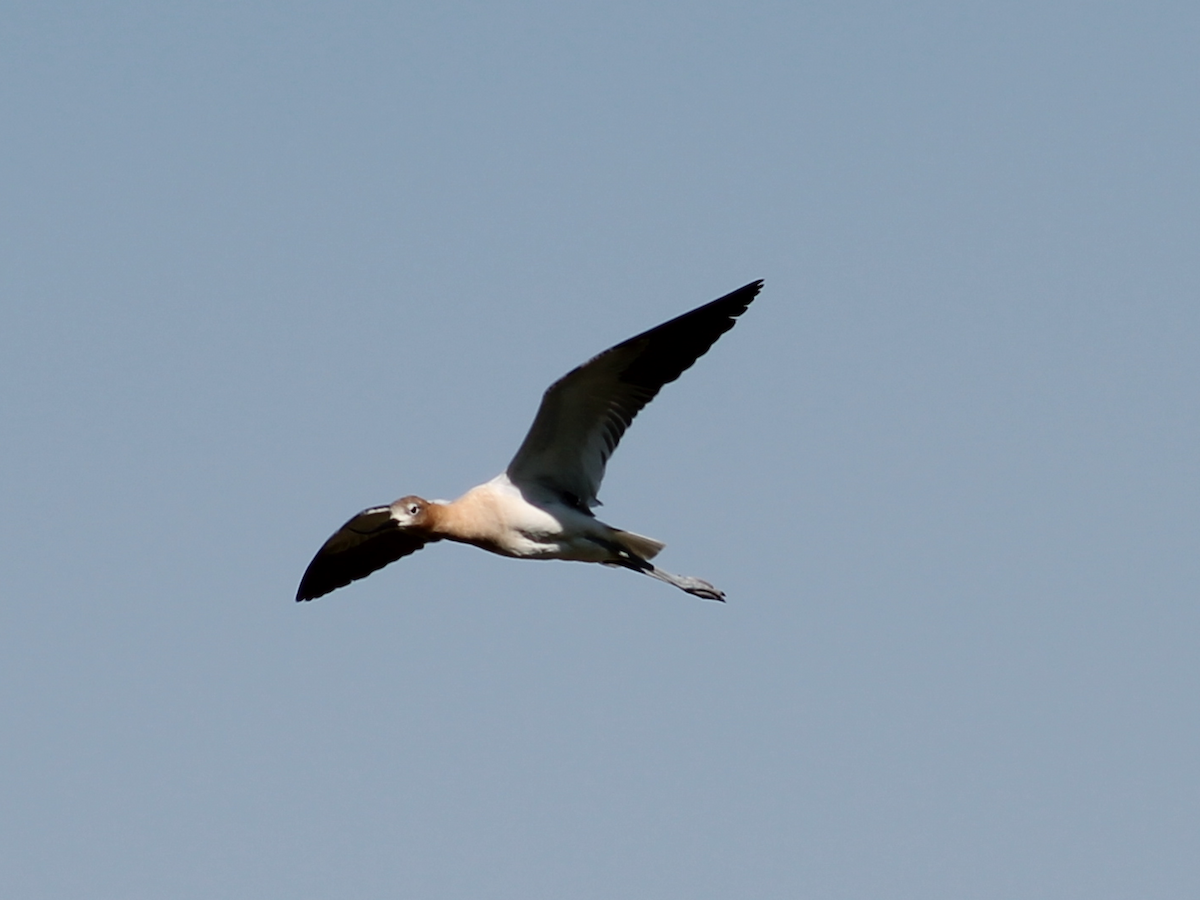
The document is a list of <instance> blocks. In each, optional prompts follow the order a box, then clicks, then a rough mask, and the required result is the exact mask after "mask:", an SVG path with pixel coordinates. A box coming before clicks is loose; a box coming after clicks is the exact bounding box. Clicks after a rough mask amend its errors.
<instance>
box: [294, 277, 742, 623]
mask: <svg viewBox="0 0 1200 900" xmlns="http://www.w3.org/2000/svg"><path fill="white" fill-rule="evenodd" d="M761 288H762V282H761V281H755V282H753V283H751V284H748V285H746V286H745V287H743V288H738V289H737V290H736V291H734V292H733V293H731V294H726V295H725V296H724V297H721V298H720V299H719V300H714V301H713V302H712V303H707V304H705V305H704V306H701V307H698V308H697V309H693V310H692V311H691V312H689V313H684V314H683V315H682V316H679V317H678V318H675V319H672V320H671V321H669V322H665V323H664V324H662V325H659V326H658V327H657V328H651V329H650V330H649V331H646V332H643V333H642V334H639V335H637V336H636V337H632V338H630V339H629V340H627V341H623V342H622V343H620V344H617V345H616V346H615V347H611V348H609V349H608V350H605V351H604V352H603V353H601V354H600V355H599V356H597V357H595V358H594V359H591V360H589V361H588V362H586V363H584V364H583V365H582V366H580V367H579V368H577V369H574V370H573V371H571V372H568V373H567V374H566V375H564V376H563V377H562V378H560V379H559V380H558V381H556V382H554V384H552V385H550V387H549V389H548V390H547V391H546V393H545V395H544V396H543V397H542V405H541V406H540V407H539V408H538V412H537V416H536V418H534V420H533V425H532V427H530V429H529V433H528V434H527V435H525V440H524V442H523V443H522V444H521V447H520V449H519V450H517V455H516V456H514V457H513V460H512V462H510V463H509V464H508V469H506V470H505V471H504V472H503V473H502V474H500V475H497V476H496V477H495V478H493V479H492V480H491V481H489V482H487V483H486V484H481V485H479V486H478V487H474V488H471V490H469V491H467V492H466V493H465V494H463V495H462V496H461V497H459V498H458V499H457V500H452V501H444V500H433V501H430V500H422V499H421V498H420V497H414V496H409V497H401V498H400V499H399V500H397V501H396V502H395V503H392V504H390V505H389V506H373V507H371V508H370V509H364V510H363V511H362V512H360V513H359V514H358V515H357V516H355V517H354V518H353V519H351V520H350V521H349V522H347V523H346V524H345V525H343V526H342V527H341V528H339V529H338V530H337V532H336V533H335V534H334V535H333V537H331V538H330V539H329V540H327V541H326V542H325V544H324V546H322V547H321V549H320V550H318V551H317V555H316V556H315V557H313V561H312V562H311V563H309V565H308V570H307V571H306V572H305V573H304V577H303V578H302V579H301V580H300V589H299V590H298V591H297V592H296V599H297V600H313V599H315V598H317V597H320V596H323V595H324V594H328V593H329V592H330V591H333V590H336V589H337V588H340V587H343V586H345V585H347V584H349V583H350V582H352V581H356V580H358V579H359V578H366V577H367V576H368V575H370V574H371V573H372V572H374V571H375V570H376V569H382V568H383V567H384V566H386V565H387V564H388V563H390V562H394V561H395V560H397V559H400V558H401V557H402V556H408V555H409V554H410V553H415V552H416V551H418V550H420V549H421V548H422V547H424V546H425V545H426V544H429V543H432V542H434V541H440V540H442V539H446V540H451V541H460V542H462V543H464V544H474V545H475V546H476V547H482V548H483V549H484V550H490V551H491V552H492V553H499V554H500V555H502V556H513V557H517V558H518V559H569V560H578V561H580V562H598V563H603V564H604V565H607V566H620V567H622V568H625V569H632V570H633V571H635V572H641V573H643V574H645V575H650V576H652V577H654V578H657V579H659V580H660V581H665V582H667V583H668V584H673V585H675V587H677V588H680V589H682V590H685V591H687V592H688V593H689V594H695V595H696V596H697V597H703V598H704V599H706V600H722V601H723V600H724V599H725V595H724V594H723V593H721V591H719V590H717V589H716V588H715V587H713V586H712V585H711V584H709V583H708V582H707V581H703V580H702V579H699V578H691V577H688V576H686V575H672V574H671V573H670V572H664V571H663V570H662V569H659V568H657V567H656V566H654V565H652V564H651V563H650V560H651V559H653V558H654V557H655V555H656V554H657V553H658V552H659V551H660V550H662V549H663V547H664V546H665V545H664V544H663V543H662V542H661V541H656V540H654V539H653V538H648V537H643V536H642V535H640V534H633V533H632V532H629V531H622V530H620V529H619V528H612V527H611V526H609V525H605V524H604V523H603V522H601V521H599V520H598V519H597V518H596V517H595V516H594V515H593V514H592V511H591V507H593V506H599V505H600V501H599V500H597V499H596V492H597V491H598V490H599V489H600V481H601V480H602V479H603V478H604V466H605V463H607V462H608V458H609V457H610V456H611V455H612V452H613V451H614V450H615V449H616V448H617V443H618V442H619V441H620V440H621V436H622V435H623V434H624V433H625V429H626V428H628V427H629V424H630V423H631V422H632V421H633V418H634V416H636V415H637V414H638V413H639V412H640V411H641V409H642V407H643V406H645V405H646V404H647V403H649V402H650V401H651V400H653V399H654V396H655V395H656V394H657V393H658V391H659V389H660V388H661V387H662V386H663V385H664V384H667V383H668V382H670V381H674V380H675V379H676V378H678V377H679V376H680V375H681V374H683V372H684V370H686V369H687V368H689V367H690V366H691V365H692V363H694V362H695V361H696V360H697V359H699V358H700V357H701V356H703V355H704V354H705V353H706V352H708V348H709V347H711V346H712V345H713V344H714V343H716V341H717V338H719V337H720V336H721V335H723V334H724V333H725V332H726V331H728V330H729V329H730V328H732V327H733V325H734V319H736V318H737V317H738V316H740V315H741V314H742V313H744V312H745V311H746V309H747V307H749V305H750V302H751V301H752V300H753V299H754V298H755V297H756V296H757V295H758V292H759V290H760V289H761Z"/></svg>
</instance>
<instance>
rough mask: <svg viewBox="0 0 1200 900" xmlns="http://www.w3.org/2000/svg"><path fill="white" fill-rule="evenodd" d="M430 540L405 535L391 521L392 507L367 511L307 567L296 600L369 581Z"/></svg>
mask: <svg viewBox="0 0 1200 900" xmlns="http://www.w3.org/2000/svg"><path fill="white" fill-rule="evenodd" d="M427 543H430V541H429V539H428V538H425V537H419V536H418V535H415V534H412V533H411V532H408V531H405V530H404V529H402V528H400V526H398V525H397V524H396V520H395V519H393V518H392V508H391V507H390V506H375V507H372V508H371V509H364V510H363V511H362V512H360V513H359V514H358V515H356V516H355V517H354V518H353V519H351V520H350V521H349V522H347V523H346V524H345V525H343V526H342V527H341V528H339V529H338V530H337V531H336V532H335V533H334V535H333V537H331V538H330V539H329V540H327V541H326V542H325V543H324V544H323V545H322V547H321V549H320V550H318V551H317V555H316V556H314V557H313V561H312V562H310V563H309V564H308V569H306V570H305V572H304V577H303V578H301V579H300V587H299V589H298V590H297V591H296V599H297V600H315V599H316V598H317V597H323V596H324V595H325V594H328V593H329V592H330V591H334V590H337V589H338V588H340V587H345V586H346V585H348V584H349V583H350V582H352V581H357V580H358V579H360V578H366V577H367V576H368V575H370V574H371V573H372V572H374V571H376V570H377V569H382V568H383V567H384V566H386V565H387V564H388V563H390V562H395V561H396V560H398V559H400V557H402V556H408V555H409V554H410V553H416V552H417V551H418V550H420V549H421V548H422V547H424V546H425V545H426V544H427Z"/></svg>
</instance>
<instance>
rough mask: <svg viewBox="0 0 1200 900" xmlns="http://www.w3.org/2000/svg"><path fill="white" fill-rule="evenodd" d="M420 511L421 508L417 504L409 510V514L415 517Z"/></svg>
mask: <svg viewBox="0 0 1200 900" xmlns="http://www.w3.org/2000/svg"><path fill="white" fill-rule="evenodd" d="M420 511H421V507H419V506H417V504H415V503H414V504H413V505H412V506H410V507H409V508H408V514H409V515H410V516H415V515H416V514H417V513H419V512H420Z"/></svg>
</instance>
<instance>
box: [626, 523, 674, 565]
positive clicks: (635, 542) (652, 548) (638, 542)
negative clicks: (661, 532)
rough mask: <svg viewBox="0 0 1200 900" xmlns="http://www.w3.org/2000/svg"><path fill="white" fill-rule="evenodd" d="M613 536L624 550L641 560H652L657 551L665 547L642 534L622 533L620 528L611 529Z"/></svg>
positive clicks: (660, 542)
mask: <svg viewBox="0 0 1200 900" xmlns="http://www.w3.org/2000/svg"><path fill="white" fill-rule="evenodd" d="M613 536H614V537H615V538H616V539H617V540H618V541H619V542H620V544H621V546H623V547H624V548H625V549H626V550H628V551H629V552H630V553H634V554H637V555H638V556H640V557H641V558H642V559H654V557H656V556H658V554H659V551H660V550H662V548H663V547H665V546H667V545H666V544H664V543H663V542H662V541H656V540H655V539H654V538H649V537H646V536H645V535H644V534H634V533H633V532H632V531H622V530H621V529H620V528H614V529H613Z"/></svg>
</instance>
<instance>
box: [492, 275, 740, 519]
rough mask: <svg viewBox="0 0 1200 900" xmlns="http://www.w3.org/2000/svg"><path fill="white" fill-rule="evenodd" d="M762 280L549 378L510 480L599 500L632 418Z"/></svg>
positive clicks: (728, 322) (588, 501)
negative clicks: (555, 378)
mask: <svg viewBox="0 0 1200 900" xmlns="http://www.w3.org/2000/svg"><path fill="white" fill-rule="evenodd" d="M762 284H763V283H762V281H755V282H752V283H750V284H748V285H746V286H745V287H742V288H738V289H737V290H736V291H733V292H732V293H730V294H726V295H725V296H724V297H721V298H719V299H717V300H714V301H712V302H711V303H707V304H705V305H704V306H701V307H698V308H697V309H693V310H692V311H691V312H687V313H684V314H683V315H681V316H679V317H677V318H674V319H672V320H671V321H669V322H664V323H663V324H662V325H659V326H658V327H656V328H651V329H650V330H649V331H645V332H643V333H642V334H639V335H637V336H635V337H632V338H630V339H629V340H627V341H623V342H621V343H620V344H617V345H616V346H615V347H611V348H609V349H608V350H605V351H604V352H603V353H601V354H600V355H599V356H596V357H594V358H593V359H591V360H589V361H588V362H586V363H584V364H583V365H582V366H579V367H578V368H576V369H573V370H572V371H570V372H568V373H567V374H566V375H564V376H563V377H562V378H560V379H559V380H558V381H556V382H555V383H554V384H552V385H551V386H550V388H549V389H548V390H547V391H546V393H545V395H544V396H543V397H542V405H541V406H540V407H539V409H538V413H537V416H536V417H535V418H534V421H533V425H532V426H531V427H530V429H529V433H528V434H527V435H526V436H525V440H524V441H523V442H522V444H521V447H520V449H519V450H518V451H517V455H516V456H514V457H513V460H512V462H511V463H509V466H508V476H509V478H511V479H512V480H513V481H514V482H517V483H524V484H530V483H535V484H539V485H541V486H543V487H545V488H548V489H550V490H552V491H554V492H556V493H557V494H559V496H561V497H564V498H566V499H567V500H568V502H571V501H581V502H582V504H583V505H585V507H586V506H595V505H596V504H597V503H598V502H599V501H597V499H596V492H597V491H598V490H599V488H600V482H601V480H602V479H603V478H604V468H605V465H606V464H607V462H608V458H609V457H610V456H611V455H612V453H613V451H614V450H616V448H617V444H618V443H619V442H620V440H621V437H622V436H623V435H624V434H625V430H626V429H627V428H628V427H629V425H630V423H632V422H633V419H634V417H635V416H636V415H637V414H638V413H639V412H640V411H641V410H642V408H643V407H644V406H645V405H646V404H647V403H649V402H650V401H651V400H653V399H654V397H655V395H656V394H657V393H658V392H659V389H660V388H662V386H663V385H664V384H667V383H669V382H672V381H674V380H675V379H676V378H678V377H679V376H680V375H682V374H683V373H684V372H685V371H686V370H687V369H688V368H689V367H690V366H691V365H692V364H693V363H694V362H695V361H696V360H697V359H699V358H700V357H701V356H703V355H704V354H705V353H706V352H708V349H709V348H710V347H711V346H712V345H713V344H714V343H716V341H717V339H718V338H719V337H720V336H721V335H723V334H724V333H725V332H726V331H728V330H729V329H731V328H732V327H733V325H734V320H735V319H736V318H737V317H738V316H740V315H741V314H742V313H744V312H745V311H746V309H747V308H748V307H749V306H750V303H751V301H753V300H754V298H755V297H756V296H757V295H758V292H759V291H760V290H761V289H762Z"/></svg>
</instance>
